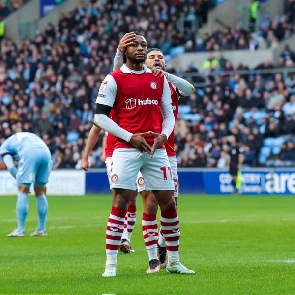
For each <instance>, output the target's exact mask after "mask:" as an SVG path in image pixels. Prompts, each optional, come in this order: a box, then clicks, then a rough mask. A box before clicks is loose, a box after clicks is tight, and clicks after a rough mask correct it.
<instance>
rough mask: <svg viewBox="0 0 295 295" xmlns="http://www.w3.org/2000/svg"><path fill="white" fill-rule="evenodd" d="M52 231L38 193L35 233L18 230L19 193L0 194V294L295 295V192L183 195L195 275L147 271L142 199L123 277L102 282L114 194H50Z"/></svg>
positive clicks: (186, 258) (185, 238)
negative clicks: (40, 232)
mask: <svg viewBox="0 0 295 295" xmlns="http://www.w3.org/2000/svg"><path fill="white" fill-rule="evenodd" d="M48 201H49V214H48V222H47V231H48V234H49V235H48V237H30V236H29V234H30V233H31V232H32V231H33V230H34V229H35V226H36V224H37V216H36V214H37V213H36V209H35V208H36V202H35V200H34V197H33V196H30V210H29V215H28V220H27V226H26V232H27V236H26V237H23V238H9V237H7V236H6V235H7V234H8V233H9V232H10V231H12V230H13V229H14V228H15V226H16V220H15V219H16V217H15V202H16V197H15V196H10V197H8V196H2V197H0V294H43V295H45V294H81V295H82V294H83V295H85V294H91V295H93V294H99V295H102V294H116V295H170V294H173V295H174V294H175V295H198V294H208V295H222V294H229V295H233V294H237V295H242V294H245V295H249V294H263V295H271V294H274V295H278V294H284V295H286V294H290V295H291V294H295V198H294V197H284V196H204V195H180V197H179V205H178V206H179V212H178V214H179V218H180V228H181V241H180V259H181V262H182V263H183V264H185V265H186V266H187V267H189V268H191V269H194V270H195V271H196V274H195V275H188V276H185V275H175V274H168V273H166V271H165V270H161V271H160V273H157V274H150V275H148V274H146V269H147V267H148V258H147V254H146V250H145V247H144V242H143V238H142V232H141V214H142V202H141V199H140V198H138V215H137V221H136V226H135V230H134V233H133V236H132V243H131V244H132V247H133V248H134V249H135V253H131V254H122V253H119V258H118V274H117V277H115V278H102V277H101V274H102V272H103V270H104V264H105V245H104V244H105V227H106V222H107V218H108V215H109V212H110V206H111V196H110V195H87V196H80V197H77V196H75V197H74V196H60V197H59V196H49V197H48Z"/></svg>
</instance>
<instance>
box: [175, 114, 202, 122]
mask: <svg viewBox="0 0 295 295" xmlns="http://www.w3.org/2000/svg"><path fill="white" fill-rule="evenodd" d="M180 117H181V118H182V119H183V120H187V121H193V122H195V121H200V119H201V116H200V114H182V115H180Z"/></svg>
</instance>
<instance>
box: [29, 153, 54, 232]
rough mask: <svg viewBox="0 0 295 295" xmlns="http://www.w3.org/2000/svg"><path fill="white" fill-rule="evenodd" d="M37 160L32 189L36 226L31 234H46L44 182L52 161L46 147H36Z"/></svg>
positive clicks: (46, 180) (46, 206) (46, 181)
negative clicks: (35, 204)
mask: <svg viewBox="0 0 295 295" xmlns="http://www.w3.org/2000/svg"><path fill="white" fill-rule="evenodd" d="M36 154H37V155H38V160H37V161H36V176H35V185H34V191H35V196H36V201H37V206H36V207H37V214H38V226H37V229H36V230H35V231H34V232H33V233H32V234H31V236H47V231H46V219H47V212H48V202H47V198H46V184H47V183H48V181H49V175H50V173H51V168H52V162H51V155H50V152H49V150H48V149H38V151H36Z"/></svg>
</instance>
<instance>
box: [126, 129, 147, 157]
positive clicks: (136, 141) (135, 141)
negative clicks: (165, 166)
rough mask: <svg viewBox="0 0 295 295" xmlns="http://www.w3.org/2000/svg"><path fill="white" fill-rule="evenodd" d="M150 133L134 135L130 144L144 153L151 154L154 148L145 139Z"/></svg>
mask: <svg viewBox="0 0 295 295" xmlns="http://www.w3.org/2000/svg"><path fill="white" fill-rule="evenodd" d="M149 133H150V132H145V133H137V134H133V135H132V137H131V139H130V144H132V146H134V147H135V148H137V149H139V150H140V151H142V152H147V153H148V154H150V153H151V150H152V147H151V146H150V145H149V144H148V143H147V142H146V141H145V139H144V137H145V136H146V135H147V134H149Z"/></svg>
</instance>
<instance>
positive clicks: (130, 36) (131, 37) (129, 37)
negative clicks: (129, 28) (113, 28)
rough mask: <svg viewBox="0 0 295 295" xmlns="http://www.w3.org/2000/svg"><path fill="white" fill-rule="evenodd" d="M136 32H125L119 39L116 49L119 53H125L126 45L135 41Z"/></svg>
mask: <svg viewBox="0 0 295 295" xmlns="http://www.w3.org/2000/svg"><path fill="white" fill-rule="evenodd" d="M135 36H136V34H135V33H134V32H130V33H126V34H125V35H124V36H123V37H122V38H121V40H120V42H119V45H118V50H119V51H120V52H121V53H125V51H126V49H127V47H128V46H130V45H131V44H132V43H133V42H134V41H135Z"/></svg>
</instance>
